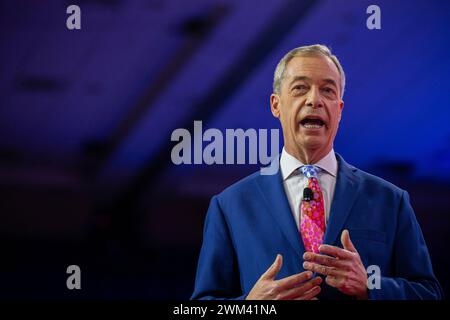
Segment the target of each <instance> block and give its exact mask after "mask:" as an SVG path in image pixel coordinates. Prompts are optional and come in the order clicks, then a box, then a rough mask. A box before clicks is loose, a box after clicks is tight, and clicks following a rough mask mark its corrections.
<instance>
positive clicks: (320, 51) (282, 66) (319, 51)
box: [273, 44, 345, 99]
mask: <svg viewBox="0 0 450 320" xmlns="http://www.w3.org/2000/svg"><path fill="white" fill-rule="evenodd" d="M317 55H323V56H325V57H328V58H330V59H331V61H333V63H334V64H335V65H336V67H337V69H338V71H339V75H340V76H341V88H340V89H341V99H342V97H343V96H344V90H345V73H344V69H343V68H342V66H341V63H340V62H339V60H338V58H337V57H336V56H335V55H333V54H332V53H331V50H330V49H329V48H328V47H327V46H324V45H321V44H314V45H311V46H303V47H298V48H295V49H292V50H291V51H289V52H288V53H286V55H285V56H284V57H283V58H282V59H281V60H280V62H279V63H278V65H277V67H276V69H275V73H274V75H273V92H274V93H276V94H280V92H281V81H283V79H284V76H285V74H284V73H285V71H286V66H287V64H288V63H289V61H291V59H292V58H294V57H298V56H317Z"/></svg>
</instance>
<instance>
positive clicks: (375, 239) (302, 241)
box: [192, 45, 442, 300]
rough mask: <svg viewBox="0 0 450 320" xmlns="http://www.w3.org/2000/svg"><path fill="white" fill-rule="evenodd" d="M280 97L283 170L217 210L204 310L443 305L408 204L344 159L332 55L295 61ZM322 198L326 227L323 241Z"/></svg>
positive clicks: (340, 86)
mask: <svg viewBox="0 0 450 320" xmlns="http://www.w3.org/2000/svg"><path fill="white" fill-rule="evenodd" d="M273 87H274V88H273V94H272V95H271V97H270V105H271V111H272V114H273V115H274V116H275V117H276V118H278V119H279V120H280V122H281V126H282V129H283V137H284V148H283V151H282V153H281V157H280V159H279V161H280V162H279V163H280V170H279V172H277V174H274V175H262V174H260V173H259V172H258V173H255V174H253V175H250V176H248V177H246V178H244V179H243V180H241V181H239V182H237V183H235V184H234V185H232V186H230V187H228V188H227V189H226V190H225V191H223V192H222V193H221V194H219V195H217V196H214V197H213V198H212V200H211V203H210V207H209V210H208V213H207V217H206V222H205V227H204V239H203V245H202V249H201V253H200V258H199V263H198V270H197V277H196V282H195V289H194V293H193V295H192V299H249V300H256V299H258V300H259V299H290V300H303V299H304V300H309V299H440V298H441V297H442V290H441V288H440V285H439V283H438V281H437V280H436V277H435V276H434V274H433V270H432V265H431V260H430V256H429V254H428V250H427V247H426V244H425V241H424V239H423V236H422V232H421V230H420V227H419V225H418V223H417V220H416V218H415V215H414V211H413V209H412V207H411V205H410V203H409V198H408V193H407V192H406V191H404V190H402V189H400V188H398V187H396V186H394V185H392V184H391V183H389V182H387V181H384V180H382V179H380V178H378V177H375V176H373V175H370V174H368V173H366V172H364V171H362V170H359V169H357V168H355V167H353V166H351V165H349V164H348V163H346V162H345V161H344V159H343V158H342V157H341V156H340V155H339V154H337V153H335V152H334V149H333V141H334V138H335V136H336V133H337V129H338V126H339V121H340V119H341V114H342V110H343V107H344V102H343V100H342V97H343V93H344V88H345V74H344V71H343V69H342V66H341V64H340V63H339V60H338V59H337V57H336V56H334V55H333V54H332V53H331V52H330V50H329V49H328V48H327V47H325V46H322V45H312V46H305V47H300V48H296V49H294V50H291V51H290V52H289V53H287V54H286V55H285V56H284V57H283V59H282V60H281V61H280V62H279V64H278V66H277V68H276V70H275V75H274V86H273ZM277 161H278V160H277ZM305 168H307V169H306V170H305ZM310 170H312V171H310ZM311 172H313V176H312V177H311V176H308V174H307V173H311ZM312 178H314V179H316V180H314V179H312ZM314 181H316V182H317V184H315V182H314ZM310 186H312V188H313V189H314V186H316V189H314V193H311V195H313V198H314V199H313V200H317V202H316V204H318V207H317V208H319V209H317V213H316V212H315V213H314V217H319V218H318V219H323V222H324V224H323V225H324V227H323V229H320V228H318V227H317V225H316V227H315V228H316V229H314V230H313V231H311V230H308V229H305V228H306V227H305V226H310V224H308V223H306V222H307V221H306V220H307V219H312V215H311V216H308V215H306V214H308V212H307V210H310V209H308V208H309V206H310V205H309V201H311V199H309V197H310V195H309V193H305V189H308V188H309V187H310ZM309 191H311V190H309ZM317 192H319V193H318V194H316V193H317ZM319 200H320V201H319ZM305 201H307V202H308V203H306V202H305ZM319 204H320V205H319ZM313 210H316V209H313ZM314 219H316V218H314ZM310 221H318V220H310ZM320 225H321V224H320ZM317 241H318V243H317V246H316V247H315V248H316V249H309V250H306V249H305V248H314V246H312V247H311V243H315V242H317ZM274 259H275V260H274ZM369 270H372V271H370V272H374V278H373V279H372V276H370V278H369V279H368V271H369ZM370 272H369V273H370ZM314 275H315V276H314ZM368 280H370V281H372V280H373V283H372V286H370V285H368V283H369V282H370V281H368Z"/></svg>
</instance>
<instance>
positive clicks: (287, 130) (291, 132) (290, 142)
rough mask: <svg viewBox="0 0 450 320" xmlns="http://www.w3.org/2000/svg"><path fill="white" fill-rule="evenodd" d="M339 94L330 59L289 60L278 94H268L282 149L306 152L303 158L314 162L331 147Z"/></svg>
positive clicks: (340, 106)
mask: <svg viewBox="0 0 450 320" xmlns="http://www.w3.org/2000/svg"><path fill="white" fill-rule="evenodd" d="M340 95H341V91H340V75H339V71H338V69H337V67H336V66H335V65H334V63H333V61H332V60H331V59H329V58H327V57H325V56H320V55H319V56H297V57H294V58H292V59H291V60H290V61H289V63H288V64H287V66H286V69H285V76H284V79H283V80H282V82H281V90H280V94H279V95H278V94H272V95H271V97H270V103H271V111H272V113H273V115H274V116H275V117H277V118H279V119H280V122H281V126H282V128H283V136H284V145H285V148H286V151H288V152H289V153H290V154H292V155H294V156H298V155H299V154H300V155H305V153H306V154H307V156H306V159H307V160H312V162H317V161H318V160H320V159H321V158H322V157H324V156H325V155H326V154H327V153H328V152H329V151H330V150H331V148H332V146H333V141H334V137H335V136H336V132H337V129H338V126H339V121H340V119H341V112H342V109H343V107H344V102H343V101H342V100H341V98H340ZM301 157H302V158H303V157H304V156H301Z"/></svg>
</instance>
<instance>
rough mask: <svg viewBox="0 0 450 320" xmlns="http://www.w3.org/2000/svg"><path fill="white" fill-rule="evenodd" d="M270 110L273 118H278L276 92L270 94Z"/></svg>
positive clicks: (278, 100) (278, 108) (278, 101)
mask: <svg viewBox="0 0 450 320" xmlns="http://www.w3.org/2000/svg"><path fill="white" fill-rule="evenodd" d="M270 111H272V114H273V116H274V117H275V118H278V119H279V118H280V96H279V95H277V94H276V93H272V94H271V95H270Z"/></svg>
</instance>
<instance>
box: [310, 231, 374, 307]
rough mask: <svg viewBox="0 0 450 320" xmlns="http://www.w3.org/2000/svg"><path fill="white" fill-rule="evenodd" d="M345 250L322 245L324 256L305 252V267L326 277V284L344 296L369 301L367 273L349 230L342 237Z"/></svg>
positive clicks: (320, 248)
mask: <svg viewBox="0 0 450 320" xmlns="http://www.w3.org/2000/svg"><path fill="white" fill-rule="evenodd" d="M341 242H342V246H343V247H344V249H341V248H338V247H334V246H329V245H321V246H320V247H319V251H320V252H321V253H322V254H316V253H312V252H305V254H304V255H303V259H305V261H306V262H304V263H303V267H304V268H305V269H307V270H311V271H313V272H317V273H320V274H323V275H325V276H326V278H325V282H326V283H327V284H328V285H330V286H332V287H335V288H337V289H338V290H339V291H341V292H342V293H344V294H347V295H352V296H356V297H357V298H358V299H368V292H367V273H366V269H365V268H364V265H363V263H362V261H361V258H360V257H359V254H358V251H356V248H355V246H354V245H353V243H352V241H351V240H350V235H349V232H348V230H344V231H343V232H342V235H341Z"/></svg>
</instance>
